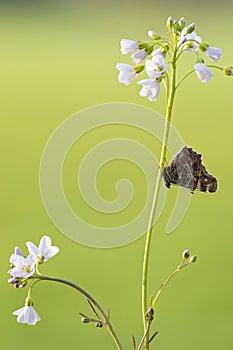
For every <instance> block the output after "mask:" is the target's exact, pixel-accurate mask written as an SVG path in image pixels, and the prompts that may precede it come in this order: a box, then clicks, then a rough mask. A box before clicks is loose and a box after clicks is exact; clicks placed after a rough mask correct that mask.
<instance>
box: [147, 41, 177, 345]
mask: <svg viewBox="0 0 233 350" xmlns="http://www.w3.org/2000/svg"><path fill="white" fill-rule="evenodd" d="M171 64H172V76H171V89H170V91H169V96H168V104H167V109H166V123H165V129H164V135H163V143H162V150H161V154H160V161H159V170H158V176H157V179H156V184H155V190H154V195H153V200H152V206H151V212H150V217H149V222H148V229H147V234H146V243H145V250H144V261H143V273H142V316H143V323H144V331H145V330H146V328H147V322H146V317H145V315H146V311H147V309H148V304H147V300H148V290H147V289H148V265H149V253H150V245H151V237H152V231H153V222H154V219H155V214H156V208H157V204H158V198H159V191H160V186H161V175H162V170H163V168H164V164H165V159H166V152H167V144H168V137H169V130H170V122H171V115H172V108H173V102H174V97H175V92H176V48H175V50H174V56H173V61H172V63H171ZM147 338H149V332H148V333H147ZM145 349H146V350H148V349H149V344H148V345H147V346H146V348H145Z"/></svg>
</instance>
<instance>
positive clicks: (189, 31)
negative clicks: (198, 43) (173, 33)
mask: <svg viewBox="0 0 233 350" xmlns="http://www.w3.org/2000/svg"><path fill="white" fill-rule="evenodd" d="M195 27H196V25H195V23H192V24H190V25H189V26H188V28H187V34H191V33H192V32H193V31H194V29H195Z"/></svg>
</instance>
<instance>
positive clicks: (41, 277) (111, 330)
mask: <svg viewBox="0 0 233 350" xmlns="http://www.w3.org/2000/svg"><path fill="white" fill-rule="evenodd" d="M31 278H37V279H39V280H44V281H53V282H59V283H63V284H66V285H68V286H70V287H72V288H74V289H76V290H77V291H79V292H80V293H81V294H83V295H84V296H85V297H86V298H87V299H88V300H90V301H91V302H92V304H93V305H95V307H96V308H97V309H98V310H99V312H100V314H101V315H102V317H103V321H104V325H105V327H106V328H107V330H108V331H109V333H110V334H111V336H112V338H113V339H114V341H115V343H116V346H117V349H118V350H123V347H122V345H121V343H120V341H119V339H118V336H117V334H116V332H115V330H114V328H113V326H112V324H111V323H110V321H109V317H108V316H107V314H106V313H105V312H104V310H103V309H102V307H101V306H100V304H99V303H98V302H97V301H96V300H95V299H94V298H93V297H92V296H91V295H90V294H89V293H88V292H86V291H85V290H84V289H83V288H81V287H79V286H78V285H77V284H75V283H73V282H70V281H67V280H64V279H62V278H57V277H50V276H44V275H39V276H38V275H33V276H32V277H31Z"/></svg>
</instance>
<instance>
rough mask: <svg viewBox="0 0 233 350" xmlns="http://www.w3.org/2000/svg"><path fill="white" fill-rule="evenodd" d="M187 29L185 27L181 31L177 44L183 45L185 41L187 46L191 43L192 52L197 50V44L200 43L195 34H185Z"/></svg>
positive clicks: (199, 38) (198, 37)
mask: <svg viewBox="0 0 233 350" xmlns="http://www.w3.org/2000/svg"><path fill="white" fill-rule="evenodd" d="M187 29H188V27H185V28H184V29H183V30H182V31H181V34H180V40H179V44H183V43H185V42H187V41H189V42H188V44H189V43H192V45H193V50H195V51H196V50H197V49H198V43H200V42H201V37H200V36H198V35H197V34H196V33H195V32H192V33H189V34H187ZM197 42H198V43H197ZM186 51H187V52H188V51H191V50H186Z"/></svg>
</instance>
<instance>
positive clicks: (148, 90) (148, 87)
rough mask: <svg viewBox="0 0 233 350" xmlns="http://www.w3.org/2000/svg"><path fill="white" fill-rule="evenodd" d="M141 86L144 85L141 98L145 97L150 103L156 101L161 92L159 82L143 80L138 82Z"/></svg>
mask: <svg viewBox="0 0 233 350" xmlns="http://www.w3.org/2000/svg"><path fill="white" fill-rule="evenodd" d="M138 84H139V85H142V89H141V91H140V93H139V94H140V96H145V97H147V98H148V100H149V101H155V100H156V98H157V97H158V94H159V92H160V85H159V83H158V82H157V81H155V80H152V79H143V80H140V81H138Z"/></svg>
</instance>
